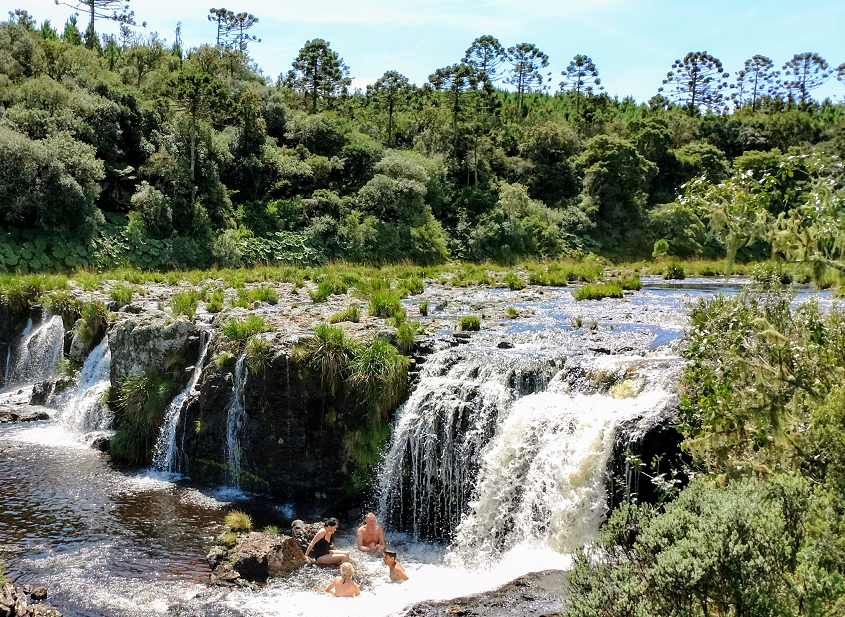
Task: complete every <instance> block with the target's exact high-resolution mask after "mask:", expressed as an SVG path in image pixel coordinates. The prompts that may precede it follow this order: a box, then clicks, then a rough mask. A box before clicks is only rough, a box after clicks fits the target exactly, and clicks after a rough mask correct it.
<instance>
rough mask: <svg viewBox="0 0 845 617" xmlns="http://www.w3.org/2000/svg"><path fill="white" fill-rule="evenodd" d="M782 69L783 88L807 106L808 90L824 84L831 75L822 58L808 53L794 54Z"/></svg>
mask: <svg viewBox="0 0 845 617" xmlns="http://www.w3.org/2000/svg"><path fill="white" fill-rule="evenodd" d="M782 69H783V82H782V84H783V87H784V88H785V89H786V91H787V92H788V93H789V95H790V96H792V97H793V98H794V97H795V95H800V97H801V105H806V104H807V99H808V93H809V92H810V90H815V89H816V88H818V87H819V86H821V85H822V84H824V82H826V81H827V80H828V78H830V76H831V74H832V73H833V71H831V70H830V67H829V66H828V64H827V61H826V60H825V59H824V58H822V57H821V56H820V55H818V54H816V53H812V52H809V51H808V52H805V53H803V54H795V55H794V56H793V57H792V60H790V61H789V62H787V63H786V64H784V65H783V67H782Z"/></svg>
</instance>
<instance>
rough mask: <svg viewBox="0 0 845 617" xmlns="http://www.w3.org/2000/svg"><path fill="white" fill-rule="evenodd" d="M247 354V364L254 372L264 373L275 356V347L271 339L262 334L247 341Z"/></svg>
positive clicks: (245, 351)
mask: <svg viewBox="0 0 845 617" xmlns="http://www.w3.org/2000/svg"><path fill="white" fill-rule="evenodd" d="M244 353H245V354H246V365H247V366H248V367H249V369H250V370H251V371H252V372H254V373H263V372H264V369H265V367H266V366H267V365H268V364H270V360H271V359H272V358H273V347H272V346H271V345H270V341H268V340H267V339H263V338H261V337H260V336H253V337H252V338H251V339H249V341H247V344H246V347H245V348H244Z"/></svg>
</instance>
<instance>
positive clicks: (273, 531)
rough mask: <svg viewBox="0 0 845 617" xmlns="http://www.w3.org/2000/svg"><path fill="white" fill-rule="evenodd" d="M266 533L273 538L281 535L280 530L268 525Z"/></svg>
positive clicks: (265, 529)
mask: <svg viewBox="0 0 845 617" xmlns="http://www.w3.org/2000/svg"><path fill="white" fill-rule="evenodd" d="M264 533H268V534H270V535H273V536H277V535H279V528H278V527H277V526H276V525H267V526H266V527H265V528H264Z"/></svg>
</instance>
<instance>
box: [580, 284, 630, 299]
mask: <svg viewBox="0 0 845 617" xmlns="http://www.w3.org/2000/svg"><path fill="white" fill-rule="evenodd" d="M572 295H573V296H575V299H576V300H602V299H604V298H622V297H623V296H624V293H623V292H622V287H620V286H619V285H618V284H616V283H595V284H588V285H582V286H581V287H579V288H578V289H577V290H576V291H575V293H573V294H572Z"/></svg>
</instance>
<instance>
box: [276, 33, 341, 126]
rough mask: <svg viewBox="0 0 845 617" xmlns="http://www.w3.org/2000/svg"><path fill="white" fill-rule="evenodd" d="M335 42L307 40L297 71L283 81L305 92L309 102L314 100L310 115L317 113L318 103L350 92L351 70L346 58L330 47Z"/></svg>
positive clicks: (300, 55) (295, 65)
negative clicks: (347, 90)
mask: <svg viewBox="0 0 845 617" xmlns="http://www.w3.org/2000/svg"><path fill="white" fill-rule="evenodd" d="M330 45H331V43H329V42H328V41H324V40H323V39H313V40H311V41H306V42H305V45H304V46H303V47H302V49H300V50H299V55H298V56H297V57H296V60H294V61H293V64H292V66H293V70H291V71H288V74H287V76H286V77H285V78H284V80H282V78H281V75H280V76H279V81H280V82H282V81H283V83H284V84H285V85H286V86H288V87H289V88H293V89H294V90H297V91H299V92H301V93H302V94H303V95H304V96H305V101H306V103H308V102H309V101H310V105H309V107H310V110H309V111H310V113H312V114H313V113H316V112H317V100H318V99H319V98H321V97H322V98H328V97H330V96H332V95H336V94H340V93H341V92H344V91H346V89H347V88H348V87H349V85H350V84H351V83H352V80H351V79H350V77H349V67H348V66H346V64H344V62H343V58H341V57H340V56H338V54H337V52H336V51H334V50H333V49H332V48H331V47H330Z"/></svg>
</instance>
